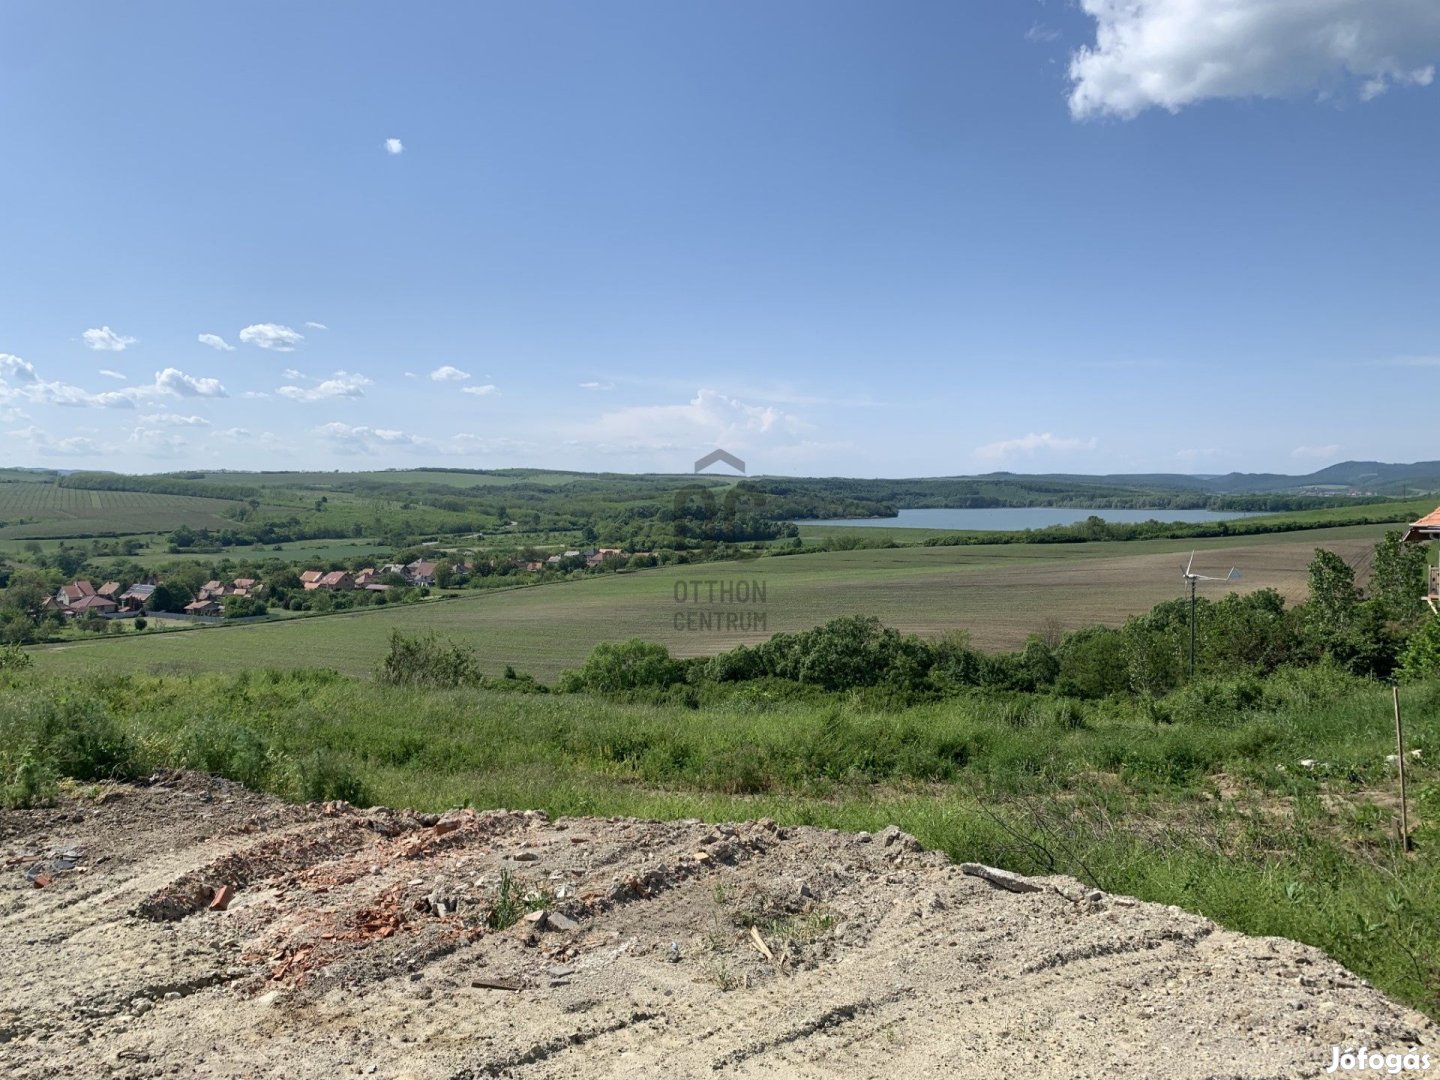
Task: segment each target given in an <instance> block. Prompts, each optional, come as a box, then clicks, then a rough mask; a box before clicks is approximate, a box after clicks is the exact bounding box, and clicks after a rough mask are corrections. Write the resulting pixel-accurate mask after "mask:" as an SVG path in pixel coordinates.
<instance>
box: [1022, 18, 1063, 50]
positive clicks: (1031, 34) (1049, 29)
mask: <svg viewBox="0 0 1440 1080" xmlns="http://www.w3.org/2000/svg"><path fill="white" fill-rule="evenodd" d="M1059 36H1060V31H1059V30H1057V29H1055V27H1053V26H1046V25H1045V24H1044V23H1042V22H1037V23H1031V24H1030V29H1029V30H1026V31H1025V40H1026V41H1034V42H1037V43H1039V44H1041V45H1048V44H1049V43H1050V42H1052V41H1054V40H1055V39H1056V38H1058V37H1059Z"/></svg>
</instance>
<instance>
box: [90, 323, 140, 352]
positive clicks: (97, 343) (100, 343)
mask: <svg viewBox="0 0 1440 1080" xmlns="http://www.w3.org/2000/svg"><path fill="white" fill-rule="evenodd" d="M80 336H81V338H83V339H84V341H85V345H86V347H87V348H91V349H95V350H96V351H97V352H124V351H125V350H126V348H127V347H129V346H131V345H134V344H135V342H136V341H138V340H139V339H138V338H133V337H124V336H123V335H121V334H117V333H115V331H114V330H111V329H110V327H108V326H102V327H100V329H99V330H94V329H92V330H86V331H85V333H83V334H81V335H80Z"/></svg>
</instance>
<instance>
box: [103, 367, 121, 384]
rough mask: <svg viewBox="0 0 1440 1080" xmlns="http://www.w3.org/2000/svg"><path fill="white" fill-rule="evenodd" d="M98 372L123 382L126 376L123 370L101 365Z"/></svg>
mask: <svg viewBox="0 0 1440 1080" xmlns="http://www.w3.org/2000/svg"><path fill="white" fill-rule="evenodd" d="M98 374H101V375H104V376H105V378H107V379H118V380H120V381H121V382H124V381H125V380H126V378H127V377H128V376H126V375H125V374H124V373H123V372H119V371H111V370H110V369H109V368H106V367H102V368H101V369H100V371H99V372H98Z"/></svg>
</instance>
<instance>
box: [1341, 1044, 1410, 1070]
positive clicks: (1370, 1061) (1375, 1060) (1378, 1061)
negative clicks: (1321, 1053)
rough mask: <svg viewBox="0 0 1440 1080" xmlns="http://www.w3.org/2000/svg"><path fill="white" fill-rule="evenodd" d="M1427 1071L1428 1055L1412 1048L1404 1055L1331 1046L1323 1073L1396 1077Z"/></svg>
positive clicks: (1366, 1048) (1363, 1047) (1365, 1048)
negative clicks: (1327, 1063)
mask: <svg viewBox="0 0 1440 1080" xmlns="http://www.w3.org/2000/svg"><path fill="white" fill-rule="evenodd" d="M1429 1070H1430V1055H1429V1054H1422V1053H1419V1052H1418V1051H1417V1049H1416V1048H1415V1047H1413V1046H1412V1047H1411V1048H1410V1050H1409V1052H1408V1053H1405V1054H1382V1053H1381V1052H1380V1051H1379V1050H1371V1049H1370V1048H1369V1047H1366V1046H1362V1047H1360V1048H1359V1049H1358V1050H1351V1049H1348V1048H1346V1047H1343V1046H1332V1047H1331V1048H1330V1064H1329V1065H1327V1066H1326V1067H1325V1071H1326V1072H1327V1073H1329V1074H1331V1075H1333V1076H1339V1075H1340V1074H1342V1073H1360V1072H1372V1073H1382V1074H1386V1075H1389V1076H1398V1075H1400V1074H1401V1073H1421V1072H1428V1071H1429Z"/></svg>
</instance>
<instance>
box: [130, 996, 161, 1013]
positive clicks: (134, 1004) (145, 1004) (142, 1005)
mask: <svg viewBox="0 0 1440 1080" xmlns="http://www.w3.org/2000/svg"><path fill="white" fill-rule="evenodd" d="M154 1007H155V1003H154V1002H153V1001H151V1000H150V999H149V998H147V997H137V998H135V1000H133V1001H131V1002H130V1011H131V1012H133V1013H134V1014H135V1015H136V1016H144V1015H145V1014H146V1013H147V1012H149V1011H150V1010H151V1009H153V1008H154Z"/></svg>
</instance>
